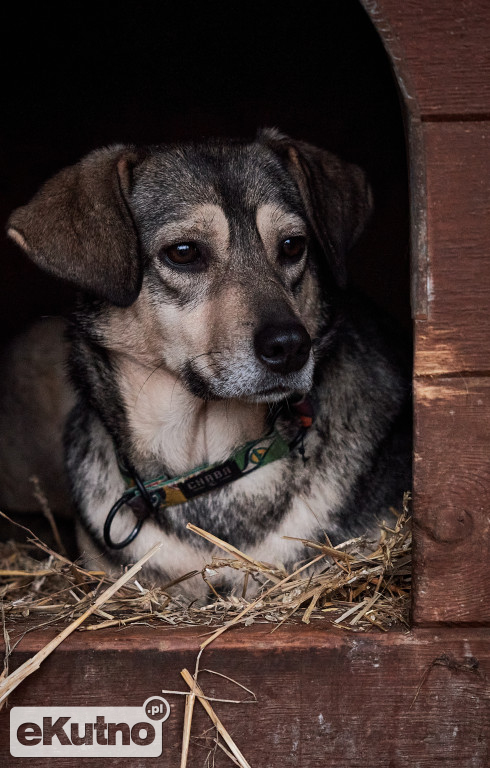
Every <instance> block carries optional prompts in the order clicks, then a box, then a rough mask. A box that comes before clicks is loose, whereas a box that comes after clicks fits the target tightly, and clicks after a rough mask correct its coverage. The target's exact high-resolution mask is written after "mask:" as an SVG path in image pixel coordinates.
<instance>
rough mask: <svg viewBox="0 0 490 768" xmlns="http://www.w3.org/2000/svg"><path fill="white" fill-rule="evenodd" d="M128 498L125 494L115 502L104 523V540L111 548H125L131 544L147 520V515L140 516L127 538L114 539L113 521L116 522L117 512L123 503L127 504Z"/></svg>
mask: <svg viewBox="0 0 490 768" xmlns="http://www.w3.org/2000/svg"><path fill="white" fill-rule="evenodd" d="M126 501H127V498H126V496H125V495H122V496H121V498H120V499H118V500H117V501H116V503H115V504H113V506H112V507H111V509H110V512H109V514H108V515H107V517H106V521H105V523H104V541H105V543H106V545H107V546H108V547H110V548H111V549H124V547H127V546H128V544H131V542H132V541H133V540H134V539H135V538H136V536H137V535H138V533H139V532H140V530H141V526H142V525H143V523H144V522H145V520H146V517H139V518H137V520H136V525H135V526H134V528H133V530H132V531H131V533H130V534H129V536H126V538H125V539H123V540H122V541H113V539H112V536H111V528H112V523H113V522H114V518H115V517H116V515H117V513H118V512H119V510H120V509H121V507H122V506H123V504H126Z"/></svg>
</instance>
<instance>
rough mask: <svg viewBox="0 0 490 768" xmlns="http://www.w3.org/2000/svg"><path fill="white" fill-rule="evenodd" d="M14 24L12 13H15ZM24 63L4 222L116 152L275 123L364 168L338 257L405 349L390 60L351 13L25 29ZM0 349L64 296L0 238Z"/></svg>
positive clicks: (306, 9)
mask: <svg viewBox="0 0 490 768" xmlns="http://www.w3.org/2000/svg"><path fill="white" fill-rule="evenodd" d="M13 13H15V12H13ZM19 26H21V28H22V36H23V37H22V39H23V58H24V66H23V67H18V68H15V69H13V68H12V67H11V68H10V71H11V82H10V84H9V89H8V92H7V93H6V95H5V97H4V110H3V115H4V125H3V128H2V133H3V147H4V152H3V156H2V163H3V176H4V179H5V180H6V189H5V194H4V196H3V199H2V210H1V215H2V218H3V220H6V218H7V216H8V215H9V213H10V211H11V210H12V209H13V208H15V207H16V206H18V205H21V204H22V203H24V202H26V200H28V199H29V198H30V197H31V196H32V194H33V193H34V192H35V191H36V189H37V188H38V186H39V185H40V184H41V183H42V182H43V181H44V180H45V179H47V178H48V177H49V176H51V175H52V174H53V173H54V172H56V171H57V170H58V169H60V168H62V167H64V166H65V165H68V164H70V163H73V162H75V161H76V160H78V159H79V158H80V157H81V156H83V155H84V154H85V153H87V152H88V151H90V150H91V149H93V148H96V147H99V146H103V145H107V144H111V143H114V142H123V143H126V142H128V143H134V144H146V143H160V142H161V143H166V142H173V141H179V140H187V139H194V138H200V137H206V136H231V137H233V136H238V137H247V136H250V137H252V136H253V135H254V134H255V132H256V130H257V128H259V127H263V126H276V127H278V128H279V129H280V130H281V131H282V132H284V133H287V134H289V135H291V136H293V137H295V138H298V139H303V140H306V141H309V142H311V143H313V144H316V145H318V146H321V147H324V148H326V149H329V150H331V151H333V152H335V153H336V154H338V155H340V156H342V157H343V158H345V159H346V160H349V161H353V162H355V163H357V164H358V165H360V166H361V167H362V168H363V169H364V170H365V171H366V174H367V176H368V178H369V181H370V183H371V185H372V188H373V192H374V202H375V208H374V215H373V217H372V220H371V222H370V224H369V226H368V229H367V230H366V232H365V233H364V235H363V237H362V239H361V240H360V241H359V243H358V244H357V245H356V247H355V249H354V250H353V252H352V253H351V254H350V264H349V273H350V279H351V282H352V283H353V285H355V286H356V287H358V288H360V289H361V290H362V291H363V292H365V293H366V294H368V296H370V297H371V298H372V299H373V300H374V301H375V303H377V304H378V305H379V306H380V307H381V309H383V310H384V311H386V312H387V313H388V315H389V316H392V317H393V318H394V320H395V321H396V322H397V323H398V324H399V326H400V328H401V332H403V333H405V334H406V335H407V336H408V337H410V333H411V312H410V289H409V284H410V274H409V246H408V243H409V236H408V231H409V222H408V192H407V186H408V184H407V170H406V168H407V164H406V148H405V134H404V126H403V118H402V113H401V109H400V104H399V97H398V90H397V86H396V82H395V80H394V77H393V73H392V69H391V65H390V62H389V59H388V56H387V55H386V53H385V50H384V48H383V46H382V43H381V41H380V39H379V36H378V34H377V32H376V29H375V28H374V26H373V24H372V22H371V20H370V19H369V17H368V15H367V14H366V12H365V10H364V9H363V8H362V6H361V4H360V3H359V2H358V0H333V1H332V2H329V3H328V4H327V5H326V6H325V7H324V8H322V9H321V12H320V9H319V8H318V6H316V5H315V4H314V3H308V4H303V5H301V6H300V5H298V4H297V3H295V2H291V1H289V0H288V2H281V3H277V2H273V3H267V4H265V5H263V4H262V5H261V6H260V8H259V6H258V4H252V5H250V4H246V3H239V4H237V3H234V4H229V3H226V2H223V0H218V1H215V2H210V3H206V4H198V5H196V4H193V3H184V4H180V5H179V6H178V8H174V7H169V6H168V5H161V4H144V5H140V6H134V7H132V8H130V9H128V10H127V11H125V12H121V13H119V14H118V15H117V17H116V18H114V17H113V15H112V14H111V13H109V12H108V11H107V12H105V11H104V10H103V9H102V10H98V16H97V22H96V23H94V19H93V17H92V15H91V14H89V13H80V14H79V15H78V16H75V15H74V14H73V13H72V11H70V12H69V11H68V10H65V11H61V12H60V14H58V16H57V19H56V25H54V24H52V25H51V23H50V20H49V19H46V18H45V16H42V17H38V18H36V17H35V15H34V16H32V17H30V18H29V19H27V20H26V19H23V20H22V24H20V20H19ZM2 248H3V251H4V256H3V264H2V276H3V279H2V281H1V283H0V313H1V323H0V329H1V330H0V335H1V340H2V342H3V341H7V340H8V339H10V338H11V337H12V336H13V335H14V334H15V333H17V332H18V331H19V330H21V329H23V328H24V327H26V326H27V325H28V324H29V323H30V322H31V321H32V320H34V319H35V318H37V317H38V316H40V315H50V314H57V313H59V312H63V311H65V310H66V309H67V308H69V307H70V306H71V304H72V301H73V297H74V292H73V291H72V290H71V289H70V288H69V287H67V286H66V285H65V284H63V283H61V282H59V281H57V280H55V279H53V278H51V277H48V276H47V275H45V274H44V273H42V272H41V271H40V270H38V269H37V268H36V267H34V266H33V265H32V264H31V263H30V262H29V261H28V260H27V258H25V257H24V256H23V255H22V254H21V253H20V251H19V249H17V248H16V247H15V246H14V245H13V244H12V243H10V242H6V241H4V243H3V245H2Z"/></svg>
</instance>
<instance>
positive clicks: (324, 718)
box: [0, 0, 490, 768]
mask: <svg viewBox="0 0 490 768" xmlns="http://www.w3.org/2000/svg"><path fill="white" fill-rule="evenodd" d="M362 2H363V5H364V7H365V9H366V11H367V13H368V14H369V15H370V17H371V19H372V22H373V23H374V25H375V26H376V28H377V30H378V31H379V34H380V35H381V37H382V39H383V42H384V44H385V47H386V49H387V51H388V53H389V56H390V58H391V61H392V63H393V68H394V71H395V74H396V77H397V80H398V83H399V89H400V94H401V99H402V102H403V108H404V110H405V113H406V125H407V133H408V143H409V156H410V168H411V171H410V172H411V216H412V254H413V301H412V306H413V314H414V320H415V377H414V401H415V405H414V408H415V446H414V525H415V529H414V536H415V544H414V590H413V627H412V630H411V631H410V632H403V631H400V632H389V633H386V634H384V633H381V632H379V633H377V632H376V633H375V632H372V633H369V634H365V635H362V634H355V633H346V632H343V631H340V630H337V631H335V630H333V629H331V628H328V629H325V628H323V627H322V626H320V625H318V624H316V625H312V626H294V627H289V628H286V627H282V628H281V629H280V630H279V631H278V632H275V633H274V634H272V635H271V634H270V627H267V626H253V627H249V628H242V629H234V630H232V631H229V632H226V633H224V635H222V636H221V638H219V639H218V640H217V641H216V642H215V643H213V644H212V645H211V646H210V648H209V649H208V651H206V656H205V659H203V662H204V661H205V663H203V665H202V666H205V667H210V668H212V669H216V670H219V671H220V672H221V673H223V674H226V675H229V676H231V677H233V678H238V679H239V680H240V682H242V683H243V684H244V685H246V686H248V687H249V688H251V689H253V690H254V691H255V692H256V694H257V696H258V700H259V701H258V703H257V704H255V705H247V706H242V707H237V706H235V705H231V704H228V705H227V704H220V705H216V708H217V710H219V714H220V715H221V716H222V719H223V722H224V723H225V725H227V726H228V728H229V730H230V732H231V733H232V735H233V737H234V739H235V740H236V742H237V744H238V746H239V747H240V748H241V749H242V751H243V752H244V754H245V756H246V757H247V759H248V760H249V762H250V764H251V765H252V766H254V768H286V766H301V768H334V767H335V768H402V767H403V768H405V766H413V767H414V768H415V767H417V768H434V766H438V765H440V764H444V766H445V768H465V767H466V766H468V768H469V767H470V766H471V768H485V767H488V766H489V765H490V754H489V750H490V746H489V742H490V578H489V572H490V530H489V529H490V231H489V221H490V216H489V199H490V195H489V192H490V163H489V160H490V62H489V57H488V51H489V49H490V6H489V5H488V3H487V2H485V0H462V2H454V0H404V2H399V0H362ZM201 633H202V630H200V629H188V630H183V629H160V628H158V629H155V628H153V629H142V628H136V627H134V628H128V629H125V630H124V631H121V632H113V631H111V632H107V631H100V632H97V633H96V635H95V636H94V634H93V633H90V632H86V633H75V634H74V635H72V636H71V637H70V638H69V639H68V640H66V641H65V642H64V643H63V644H62V645H61V646H60V647H59V648H58V650H57V651H56V652H55V653H54V654H53V655H52V656H51V657H50V658H48V659H47V661H46V662H45V663H44V664H43V666H42V668H41V670H40V671H38V672H36V673H35V674H34V675H33V676H32V677H31V678H30V679H29V681H28V682H27V683H25V684H24V685H21V686H20V687H19V688H18V689H17V690H16V691H15V693H13V694H12V695H11V697H10V706H14V705H28V704H37V705H39V704H40V703H41V702H42V703H43V704H63V703H66V704H70V705H74V706H75V705H95V704H101V705H115V706H124V705H125V704H127V705H131V706H135V705H137V704H138V703H143V701H144V700H145V699H146V698H148V697H149V696H150V695H158V693H159V692H160V690H161V689H162V688H167V689H182V684H181V680H180V675H179V672H180V670H181V669H182V668H183V667H188V668H189V669H193V665H194V662H195V656H196V650H197V647H198V645H199V642H200V641H201V638H200V637H199V635H200V634H201ZM54 634H55V631H54V630H46V631H45V632H40V633H35V634H33V635H27V636H26V637H25V639H24V640H23V641H22V643H21V645H20V646H19V647H18V648H16V649H15V652H14V654H13V657H12V660H11V668H12V669H13V668H14V667H15V666H16V665H18V664H19V663H20V662H21V661H23V660H25V659H26V658H27V657H28V656H30V655H32V653H33V652H34V651H36V650H39V648H40V647H42V646H43V645H44V644H45V642H46V641H47V640H48V639H50V638H51V637H52V636H53V635H54ZM212 688H213V692H214V695H218V696H219V695H220V694H221V695H224V696H227V697H229V695H230V694H229V689H228V688H226V690H225V684H224V681H223V682H222V683H220V682H219V681H218V682H213V686H212ZM175 699H177V697H174V698H172V713H171V717H170V718H169V720H168V722H167V724H166V727H165V732H164V751H163V756H162V757H161V758H160V759H152V760H148V761H147V762H146V763H143V762H141V761H140V762H137V763H136V762H135V761H131V760H125V761H123V760H119V759H114V760H110V759H106V760H104V761H103V764H104V766H106V767H107V768H109V767H110V766H116V765H117V766H119V765H123V764H124V765H125V764H128V765H131V766H132V768H136V767H137V766H143V765H148V766H150V765H162V766H165V767H167V766H168V768H170V767H171V766H172V767H173V766H178V765H179V761H180V743H181V737H182V722H183V706H184V705H183V700H182V699H181V698H179V699H177V700H175ZM198 709H200V708H199V707H197V708H196V713H195V726H194V727H195V733H200V732H201V731H202V730H204V728H205V727H207V725H206V720H205V719H204V717H203V715H202V713H201V712H200V711H198ZM1 722H2V726H1V727H2V729H3V732H2V733H1V735H0V743H1V744H3V745H4V746H3V747H2V748H1V749H0V764H1V765H3V766H11V765H18V764H23V763H24V762H26V763H27V762H29V765H30V768H33V766H34V765H38V764H39V766H41V767H42V766H45V765H46V764H47V763H46V760H45V759H44V760H43V759H39V761H38V763H36V761H35V760H32V759H30V760H29V761H27V760H23V759H14V758H11V757H10V755H9V751H8V719H7V718H1ZM49 762H50V763H51V762H52V763H53V765H55V766H60V768H64V766H70V767H71V766H75V765H78V764H79V763H78V761H77V760H73V759H72V760H69V759H64V758H57V759H56V760H52V761H51V760H50V761H49ZM203 763H204V753H203V752H201V751H200V750H198V749H196V748H194V751H193V752H192V755H191V757H190V759H189V763H188V764H189V766H192V768H196V767H197V766H200V765H202V764H203ZM83 764H84V765H85V764H87V766H98V765H101V764H102V762H100V761H97V760H89V759H87V760H84V761H83ZM231 764H232V763H231V761H229V760H228V758H226V757H225V756H221V757H218V760H217V763H216V765H217V766H221V765H223V766H224V765H231Z"/></svg>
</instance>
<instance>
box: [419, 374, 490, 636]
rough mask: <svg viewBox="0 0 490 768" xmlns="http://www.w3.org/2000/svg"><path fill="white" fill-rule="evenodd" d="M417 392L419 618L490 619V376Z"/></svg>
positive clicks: (426, 384)
mask: <svg viewBox="0 0 490 768" xmlns="http://www.w3.org/2000/svg"><path fill="white" fill-rule="evenodd" d="M414 394H415V446H414V451H415V453H414V516H415V520H414V526H415V531H414V533H415V547H414V549H415V551H414V563H413V576H414V587H413V588H414V595H413V620H414V622H415V623H416V624H431V623H436V622H451V623H458V622H466V623H477V624H485V623H487V624H490V447H489V439H490V378H480V377H465V376H460V377H458V378H454V379H451V378H449V379H435V380H433V381H431V380H429V379H419V380H418V381H416V382H415V393H414Z"/></svg>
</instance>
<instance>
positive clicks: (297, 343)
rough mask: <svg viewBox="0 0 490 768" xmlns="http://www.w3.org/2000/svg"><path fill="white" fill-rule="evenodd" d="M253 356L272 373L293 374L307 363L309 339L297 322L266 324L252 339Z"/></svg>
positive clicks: (304, 329) (309, 347)
mask: <svg viewBox="0 0 490 768" xmlns="http://www.w3.org/2000/svg"><path fill="white" fill-rule="evenodd" d="M254 349H255V354H256V355H257V357H258V359H259V360H260V362H261V363H263V364H264V365H265V366H266V367H267V368H269V370H270V371H273V372H274V373H295V372H296V371H300V370H301V368H303V366H304V365H306V363H307V362H308V358H309V356H310V350H311V338H310V335H309V333H308V331H307V330H306V328H305V327H304V326H303V325H301V323H299V322H297V321H288V322H283V323H280V322H278V323H270V322H269V323H267V325H264V326H262V327H261V328H259V330H258V331H257V333H256V334H255V338H254Z"/></svg>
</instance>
